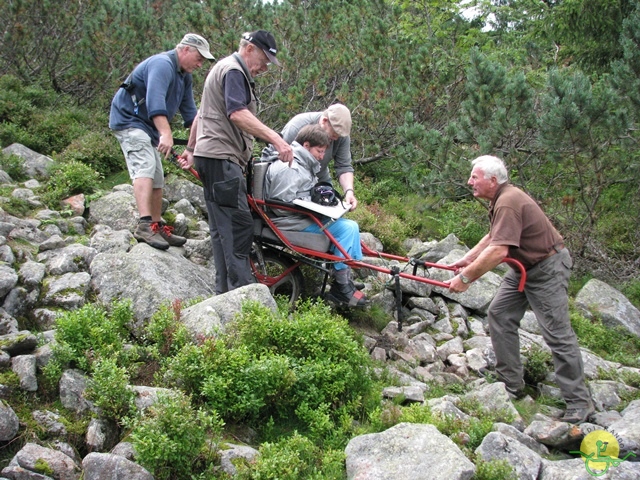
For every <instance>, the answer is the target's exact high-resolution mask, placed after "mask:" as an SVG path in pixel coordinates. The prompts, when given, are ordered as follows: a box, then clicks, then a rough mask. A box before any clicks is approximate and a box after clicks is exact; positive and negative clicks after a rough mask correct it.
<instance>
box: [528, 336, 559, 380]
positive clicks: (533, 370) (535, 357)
mask: <svg viewBox="0 0 640 480" xmlns="http://www.w3.org/2000/svg"><path fill="white" fill-rule="evenodd" d="M524 356H525V358H526V359H525V362H524V382H525V383H526V384H527V385H532V386H536V385H537V384H538V383H540V382H542V381H543V380H544V379H545V377H546V376H547V374H548V373H549V372H550V371H551V370H552V369H553V363H552V358H551V353H549V352H548V351H545V350H543V349H542V348H541V347H540V346H538V345H533V346H531V348H529V350H528V351H527V353H526V354H525V355H524Z"/></svg>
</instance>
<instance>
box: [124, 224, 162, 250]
mask: <svg viewBox="0 0 640 480" xmlns="http://www.w3.org/2000/svg"><path fill="white" fill-rule="evenodd" d="M160 230H161V229H160V224H159V223H158V222H144V221H143V222H138V227H137V228H136V231H135V232H133V238H135V239H136V240H138V241H139V242H144V243H146V244H148V245H150V246H152V247H153V248H158V249H160V250H166V249H167V248H169V244H168V243H167V241H166V240H165V239H164V238H163V236H162V235H161V234H160Z"/></svg>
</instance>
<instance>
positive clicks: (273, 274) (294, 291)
mask: <svg viewBox="0 0 640 480" xmlns="http://www.w3.org/2000/svg"><path fill="white" fill-rule="evenodd" d="M270 164H271V162H266V161H260V160H259V159H256V160H253V161H252V162H250V163H249V165H248V167H247V168H248V172H247V192H248V201H249V207H250V209H251V212H252V215H253V235H254V241H253V248H252V253H251V268H252V270H253V274H254V275H255V278H256V280H257V281H258V282H259V283H262V284H264V285H266V286H268V287H269V289H270V290H271V293H272V294H273V295H284V296H286V297H288V298H289V300H290V302H291V304H292V305H293V304H294V303H295V301H296V300H297V299H298V298H299V297H300V295H301V294H302V293H303V291H304V290H303V288H304V278H303V273H302V270H301V268H300V267H301V266H302V265H309V266H311V267H313V268H314V269H317V270H319V271H321V272H323V273H324V279H323V281H322V288H321V291H320V296H324V293H325V289H326V286H327V281H328V278H329V273H330V267H331V264H332V263H337V262H344V263H345V264H347V265H348V266H349V267H351V268H352V269H363V268H364V269H368V270H370V271H376V272H381V273H383V274H386V275H388V276H389V279H390V280H391V282H390V285H391V286H392V287H393V289H394V291H395V295H396V307H397V315H398V318H397V320H398V328H399V329H400V330H401V329H402V318H401V311H402V289H401V288H400V279H406V280H410V281H415V282H422V283H427V284H431V285H434V286H438V287H443V288H449V283H448V282H443V281H439V280H436V279H433V278H429V269H432V268H436V269H443V270H451V271H453V270H454V268H453V267H450V266H447V265H441V264H437V263H431V262H425V261H422V260H418V259H414V258H407V257H402V256H398V255H391V254H388V253H382V252H377V251H374V250H372V249H370V248H369V247H368V246H367V245H365V244H364V243H361V245H362V253H363V257H364V260H366V258H367V257H369V258H371V257H373V258H377V259H383V260H386V262H382V263H387V264H393V265H390V266H379V265H375V264H373V263H368V262H366V261H359V260H355V259H353V258H352V257H350V256H349V255H348V254H347V252H346V251H345V250H344V249H343V248H342V246H341V245H340V244H339V243H338V242H337V241H336V239H335V238H334V237H333V235H331V233H330V232H329V231H328V230H327V229H326V228H325V229H323V230H322V233H308V232H300V231H291V230H282V229H279V228H278V227H277V226H276V225H275V224H274V223H273V220H272V216H273V214H272V213H271V212H272V209H273V208H278V209H282V210H288V211H292V212H295V213H298V214H302V215H307V216H308V217H309V218H311V219H312V220H313V221H314V222H315V223H316V224H318V225H319V226H320V227H322V226H323V222H322V221H321V219H320V218H319V217H318V214H316V213H315V212H313V211H311V210H307V209H305V208H302V207H299V206H297V205H294V204H291V203H284V202H279V201H275V200H268V199H265V198H264V180H265V177H266V173H267V169H268V168H269V165H270ZM324 220H326V217H325V218H324ZM332 247H335V248H332ZM336 249H337V251H339V252H340V253H341V254H342V255H343V257H340V256H338V255H335V254H334V253H332V250H336ZM505 262H507V263H510V264H512V265H513V266H514V268H517V269H519V270H520V272H521V273H522V275H521V281H520V285H519V290H520V291H522V290H523V289H524V284H525V281H526V271H525V269H524V267H523V265H522V264H521V263H520V262H518V261H517V260H515V259H512V258H506V259H505ZM401 264H404V265H405V267H404V268H403V270H401V268H400V266H399V265H401ZM408 267H410V268H411V272H407V271H405V270H406V269H407V268H408ZM418 269H421V270H420V272H418ZM418 273H420V275H419V274H418Z"/></svg>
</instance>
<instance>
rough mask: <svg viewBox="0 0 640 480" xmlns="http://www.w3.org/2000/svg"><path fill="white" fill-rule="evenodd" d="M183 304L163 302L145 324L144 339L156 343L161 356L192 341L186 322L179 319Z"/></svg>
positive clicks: (175, 350) (168, 354)
mask: <svg viewBox="0 0 640 480" xmlns="http://www.w3.org/2000/svg"><path fill="white" fill-rule="evenodd" d="M181 308H182V304H181V303H180V302H178V301H176V302H174V303H173V304H172V305H168V304H162V305H160V308H158V310H156V312H155V313H154V314H153V315H152V316H151V318H150V319H149V321H148V322H147V324H146V326H145V333H144V338H143V340H144V341H145V343H148V344H151V345H154V346H155V348H156V349H157V352H158V354H159V356H160V357H161V358H166V357H169V356H172V355H174V354H175V353H177V352H179V351H180V350H181V349H182V348H184V347H186V346H187V345H188V344H190V343H191V337H190V334H189V331H188V330H187V327H186V326H185V325H184V323H182V322H180V321H179V314H180V309H181Z"/></svg>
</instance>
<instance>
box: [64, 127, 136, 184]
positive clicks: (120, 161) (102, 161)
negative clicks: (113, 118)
mask: <svg viewBox="0 0 640 480" xmlns="http://www.w3.org/2000/svg"><path fill="white" fill-rule="evenodd" d="M105 120H106V119H105ZM59 160H60V161H61V162H62V163H69V162H79V163H83V164H84V165H87V166H89V167H91V168H92V169H93V170H95V171H96V172H98V173H99V174H100V175H101V176H102V177H107V176H108V175H110V174H112V173H116V172H119V171H122V170H124V169H126V165H125V161H124V157H123V156H122V150H120V146H119V145H118V141H117V140H116V138H115V137H114V136H113V135H112V134H111V133H110V132H108V131H100V132H87V133H85V134H84V135H82V136H80V137H77V138H74V139H72V140H71V143H70V144H69V145H68V146H67V147H66V148H65V149H64V151H63V152H62V153H61V154H60V156H59Z"/></svg>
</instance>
